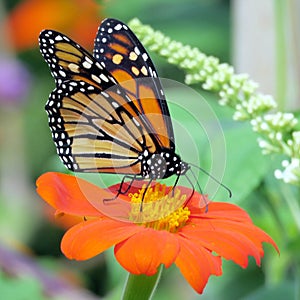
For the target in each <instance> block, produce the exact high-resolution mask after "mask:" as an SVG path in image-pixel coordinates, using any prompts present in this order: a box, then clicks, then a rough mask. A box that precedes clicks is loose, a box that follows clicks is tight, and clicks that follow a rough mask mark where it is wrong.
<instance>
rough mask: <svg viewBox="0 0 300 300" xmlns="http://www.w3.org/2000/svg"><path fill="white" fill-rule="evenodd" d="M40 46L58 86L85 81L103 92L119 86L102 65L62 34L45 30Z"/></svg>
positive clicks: (41, 36) (41, 35)
mask: <svg viewBox="0 0 300 300" xmlns="http://www.w3.org/2000/svg"><path fill="white" fill-rule="evenodd" d="M39 44H40V51H41V53H42V55H43V57H44V59H45V61H46V62H47V63H48V65H49V67H50V70H51V74H52V76H53V77H54V79H55V82H56V84H58V85H59V84H61V83H62V82H64V81H66V80H69V79H73V80H84V81H86V82H89V83H90V84H92V85H96V86H97V87H98V88H100V89H101V90H105V89H107V88H110V87H111V86H113V85H115V84H117V81H116V80H115V79H114V78H113V76H111V74H110V73H109V72H108V71H107V70H106V69H105V68H104V67H103V65H101V63H99V62H97V61H96V60H95V58H94V57H93V56H92V55H90V54H89V53H88V52H87V51H86V50H85V49H83V48H82V47H81V46H80V45H78V44H77V43H75V42H74V41H72V40H71V39H70V38H68V37H67V36H65V35H63V34H62V33H60V32H57V31H54V30H44V31H42V32H41V34H40V37H39Z"/></svg>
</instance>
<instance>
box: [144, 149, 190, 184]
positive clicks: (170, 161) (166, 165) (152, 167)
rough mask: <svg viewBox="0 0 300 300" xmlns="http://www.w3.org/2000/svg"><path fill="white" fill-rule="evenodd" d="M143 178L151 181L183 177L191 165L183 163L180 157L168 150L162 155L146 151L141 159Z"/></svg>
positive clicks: (161, 153)
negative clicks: (173, 176) (175, 176)
mask: <svg viewBox="0 0 300 300" xmlns="http://www.w3.org/2000/svg"><path fill="white" fill-rule="evenodd" d="M140 159H141V163H142V174H141V175H142V177H144V178H150V179H159V178H168V177H170V176H172V175H177V176H179V175H183V174H185V173H186V172H187V170H188V169H189V165H188V164H187V163H185V162H183V161H182V160H181V158H180V156H179V155H177V154H176V153H174V152H173V151H170V150H168V149H166V150H165V151H162V152H160V153H149V152H148V150H145V151H144V153H143V155H141V157H140Z"/></svg>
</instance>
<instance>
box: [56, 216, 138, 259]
mask: <svg viewBox="0 0 300 300" xmlns="http://www.w3.org/2000/svg"><path fill="white" fill-rule="evenodd" d="M142 230H143V227H141V226H137V225H134V224H131V223H122V222H119V221H115V220H110V219H95V220H88V221H85V222H81V223H79V224H77V225H75V226H74V227H72V228H71V229H69V230H68V231H67V232H66V233H65V235H64V237H63V239H62V242H61V249H62V252H63V253H64V255H65V256H66V257H68V258H69V259H76V260H85V259H89V258H92V257H94V256H96V255H98V254H100V253H101V252H103V251H105V250H106V249H108V248H110V247H111V246H113V245H115V244H117V243H120V242H122V241H124V240H126V239H128V238H129V237H130V236H132V235H134V234H136V233H137V232H140V231H142Z"/></svg>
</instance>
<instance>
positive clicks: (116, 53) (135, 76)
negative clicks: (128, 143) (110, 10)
mask: <svg viewBox="0 0 300 300" xmlns="http://www.w3.org/2000/svg"><path fill="white" fill-rule="evenodd" d="M94 56H95V57H96V59H98V60H99V61H100V62H101V63H104V64H105V67H106V69H107V70H108V71H109V72H110V73H111V74H112V75H113V76H114V78H116V80H117V81H118V82H119V83H120V84H121V85H122V86H123V87H124V88H125V89H126V91H127V92H128V94H129V95H130V97H131V98H132V100H133V101H135V100H136V101H137V103H136V106H137V108H138V110H139V112H140V113H141V114H145V115H147V119H146V121H147V123H148V125H149V127H150V128H151V131H152V133H153V134H154V135H155V136H156V139H157V140H158V142H159V144H160V146H161V147H162V148H168V149H174V148H175V146H174V133H173V127H172V123H171V120H170V113H169V109H168V106H167V102H166V99H165V95H164V92H163V89H162V86H161V82H160V80H159V79H158V78H157V73H156V69H155V67H154V64H153V62H152V61H151V58H150V56H149V55H148V53H147V51H146V50H145V48H144V47H143V45H142V44H141V43H140V42H139V40H138V39H137V37H136V36H135V35H134V33H133V32H132V31H131V30H130V29H129V28H128V27H127V25H126V24H124V23H122V22H120V21H118V20H115V19H106V20H104V21H103V23H102V24H101V26H100V28H99V31H98V34H97V37H96V40H95V47H94ZM158 128H159V129H160V130H159V132H158V130H157V129H158Z"/></svg>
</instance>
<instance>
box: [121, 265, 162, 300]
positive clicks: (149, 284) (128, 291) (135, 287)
mask: <svg viewBox="0 0 300 300" xmlns="http://www.w3.org/2000/svg"><path fill="white" fill-rule="evenodd" d="M162 270H163V265H161V266H160V268H159V270H158V271H157V273H156V274H155V275H153V276H147V275H144V274H142V275H133V274H129V275H128V278H127V281H126V284H125V287H124V291H123V295H122V298H121V299H122V300H148V299H151V298H152V296H153V294H154V292H155V290H156V287H157V285H158V282H159V279H160V277H161V273H162Z"/></svg>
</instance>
